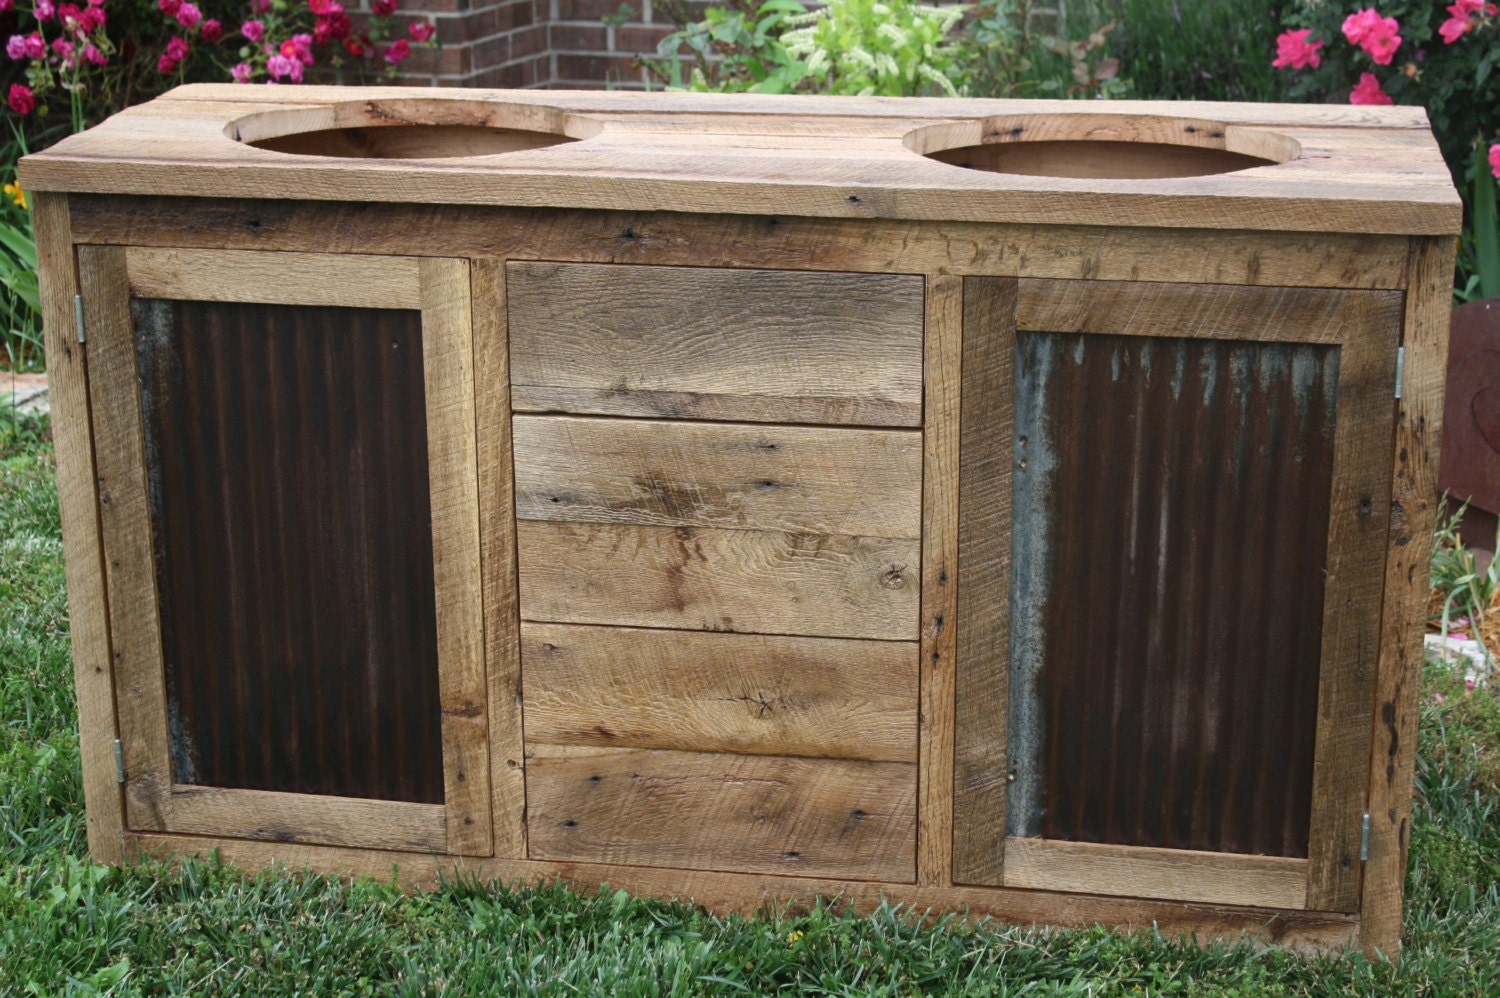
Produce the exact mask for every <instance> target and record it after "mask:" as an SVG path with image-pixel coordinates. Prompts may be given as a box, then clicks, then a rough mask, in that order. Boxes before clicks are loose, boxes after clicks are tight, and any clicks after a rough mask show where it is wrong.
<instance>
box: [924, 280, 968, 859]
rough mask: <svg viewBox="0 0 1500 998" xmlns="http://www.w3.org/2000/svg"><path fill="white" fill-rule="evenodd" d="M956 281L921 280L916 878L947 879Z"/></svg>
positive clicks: (958, 351) (960, 308)
mask: <svg viewBox="0 0 1500 998" xmlns="http://www.w3.org/2000/svg"><path fill="white" fill-rule="evenodd" d="M963 323H964V294H963V278H961V277H951V276H936V275H935V276H931V277H928V278H927V323H926V343H925V347H926V357H925V362H924V370H925V374H926V383H925V389H926V405H925V407H924V410H923V411H924V414H925V418H924V421H923V435H922V440H923V446H924V451H925V455H924V458H923V461H924V467H925V473H924V475H923V479H922V657H921V666H922V673H921V697H922V714H921V717H922V727H921V731H920V734H919V737H918V746H919V749H918V751H919V767H920V772H921V780H920V788H921V797H920V800H919V807H920V810H919V811H918V830H917V880H918V882H919V883H922V884H935V885H946V884H951V883H953V746H954V731H953V725H954V716H953V707H954V703H953V695H954V681H955V671H956V668H957V665H956V662H955V658H956V657H957V652H958V642H957V635H958V628H957V621H958V461H959V438H960V432H959V431H960V426H959V415H960V413H959V407H960V406H959V403H960V399H959V393H960V391H961V389H962V366H963Z"/></svg>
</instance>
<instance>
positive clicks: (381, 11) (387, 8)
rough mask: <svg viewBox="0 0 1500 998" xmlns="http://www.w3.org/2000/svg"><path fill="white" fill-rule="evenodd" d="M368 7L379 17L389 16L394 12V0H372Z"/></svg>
mask: <svg viewBox="0 0 1500 998" xmlns="http://www.w3.org/2000/svg"><path fill="white" fill-rule="evenodd" d="M370 9H371V10H373V11H374V12H375V13H376V15H377V16H379V17H390V16H391V15H392V14H394V13H396V0H374V3H372V4H371V5H370Z"/></svg>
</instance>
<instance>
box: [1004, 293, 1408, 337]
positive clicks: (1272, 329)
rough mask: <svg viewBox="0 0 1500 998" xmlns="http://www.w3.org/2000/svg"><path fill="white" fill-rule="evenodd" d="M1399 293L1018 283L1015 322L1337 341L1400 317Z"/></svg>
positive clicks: (1047, 327) (1050, 328) (1131, 332)
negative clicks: (1250, 333) (1248, 333)
mask: <svg viewBox="0 0 1500 998" xmlns="http://www.w3.org/2000/svg"><path fill="white" fill-rule="evenodd" d="M1401 307H1402V295H1401V294H1400V293H1399V292H1394V291H1392V292H1362V291H1329V290H1323V289H1316V288H1245V287H1223V286H1214V285H1201V284H1183V283H1160V284H1158V283H1145V282H1141V283H1135V282H1131V283H1123V282H1106V281H1052V280H1022V281H1020V282H1019V290H1018V292H1017V298H1016V327H1017V328H1018V329H1032V330H1037V331H1043V332H1049V333H1102V334H1105V335H1114V336H1188V337H1195V338H1207V339H1245V338H1246V334H1247V331H1248V330H1253V331H1254V337H1253V338H1254V339H1257V340H1290V341H1297V342H1309V343H1342V342H1344V341H1345V340H1348V339H1351V338H1352V337H1355V336H1358V335H1360V334H1362V333H1363V332H1364V331H1365V330H1367V329H1369V328H1371V327H1375V328H1389V327H1390V326H1391V325H1392V324H1393V323H1399V322H1400V321H1401Z"/></svg>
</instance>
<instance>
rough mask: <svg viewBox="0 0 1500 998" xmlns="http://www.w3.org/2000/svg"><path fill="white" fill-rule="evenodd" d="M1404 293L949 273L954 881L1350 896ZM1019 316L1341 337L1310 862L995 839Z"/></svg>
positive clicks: (1309, 339) (1178, 333)
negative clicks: (954, 460) (957, 412)
mask: <svg viewBox="0 0 1500 998" xmlns="http://www.w3.org/2000/svg"><path fill="white" fill-rule="evenodd" d="M1402 306H1403V297H1402V295H1401V294H1400V293H1399V292H1383V291H1326V290H1317V289H1299V290H1292V289H1271V288H1250V287H1230V286H1222V285H1185V284H1168V283H1157V284H1151V283H1136V282H1110V281H1088V280H1079V281H1070V280H1048V279H1019V280H1017V279H1007V278H986V277H971V278H966V279H964V281H963V308H964V343H963V367H962V370H963V379H964V389H963V398H964V411H963V414H962V418H961V425H962V429H961V434H962V437H963V447H962V455H963V464H962V467H961V469H960V484H959V493H960V498H959V503H960V509H961V513H960V518H959V523H960V537H959V565H960V569H959V580H960V581H959V599H960V606H959V614H958V641H959V644H960V647H959V651H958V655H957V664H958V677H957V700H956V717H955V721H956V723H955V733H956V744H955V760H956V776H955V786H954V811H955V816H954V838H953V841H954V857H953V867H954V868H953V878H954V882H955V883H965V884H984V885H990V886H996V887H1000V886H1005V887H1021V888H1028V889H1038V890H1056V891H1078V892H1084V893H1092V894H1114V895H1120V896H1133V897H1156V898H1170V899H1173V900H1179V901H1191V902H1200V903H1216V904H1236V905H1253V906H1257V907H1265V908H1279V909H1306V910H1310V911H1335V912H1353V911H1356V910H1358V908H1359V891H1360V868H1361V863H1360V845H1361V836H1362V832H1363V818H1364V813H1365V811H1366V806H1367V787H1366V783H1365V779H1364V777H1365V772H1364V771H1363V770H1362V768H1361V766H1360V761H1361V760H1363V759H1366V758H1368V756H1369V754H1370V749H1371V705H1372V698H1373V693H1374V679H1375V673H1376V658H1377V652H1378V649H1379V645H1380V633H1379V631H1380V619H1381V617H1380V610H1381V600H1382V595H1383V588H1384V580H1383V578H1382V568H1383V565H1384V556H1385V546H1384V544H1383V539H1384V538H1385V536H1386V533H1387V531H1388V530H1389V525H1390V514H1391V484H1390V472H1389V468H1390V465H1389V455H1390V452H1391V446H1392V437H1393V432H1394V426H1393V423H1392V420H1391V405H1392V402H1393V397H1394V394H1395V393H1394V387H1395V373H1396V346H1397V342H1398V339H1399V336H1400V332H1401V321H1402ZM1018 330H1027V331H1031V330H1035V331H1043V332H1054V333H1096V334H1114V335H1125V336H1167V337H1188V338H1215V339H1235V340H1272V339H1274V340H1280V341H1284V342H1306V343H1317V344H1335V345H1338V346H1339V347H1340V350H1341V354H1340V363H1339V379H1338V387H1337V392H1338V422H1337V425H1336V427H1335V430H1334V433H1335V436H1334V467H1333V479H1332V488H1331V493H1332V495H1331V512H1330V516H1329V527H1328V554H1327V569H1326V583H1325V592H1324V603H1323V631H1322V633H1323V638H1322V652H1321V655H1320V669H1319V692H1318V713H1317V731H1316V743H1315V758H1314V762H1313V804H1312V820H1311V828H1310V839H1309V853H1308V858H1307V859H1287V858H1282V857H1269V856H1241V855H1232V854H1226V853H1216V852H1193V851H1188V850H1175V849H1158V848H1147V847H1137V846H1117V845H1099V844H1093V843H1083V842H1065V841H1057V840H1046V839H1030V838H1025V839H1022V838H1011V839H1007V838H1006V837H1005V832H1004V828H1003V822H1002V821H999V820H997V817H996V816H998V815H1003V814H1004V813H1005V807H1006V794H1007V780H1006V774H1005V772H1004V769H1005V763H1004V762H1003V760H1005V759H1006V757H1007V756H1006V731H1005V727H1006V723H1005V718H1006V717H1007V713H1008V699H1009V691H1010V676H1009V664H1008V656H1009V651H1008V626H1009V624H1008V619H1007V618H1008V615H1009V611H1008V607H1009V599H1010V593H1009V563H1010V541H1009V538H1010V528H1011V523H1010V517H1011V509H1010V495H1011V475H1012V472H1011V467H1012V466H1011V460H1010V447H1011V439H1012V435H1013V432H1014V430H1013V426H1014V412H1013V399H1012V385H1013V384H1014V363H1015V337H1016V332H1017V331H1018ZM997 760H999V761H998V762H997Z"/></svg>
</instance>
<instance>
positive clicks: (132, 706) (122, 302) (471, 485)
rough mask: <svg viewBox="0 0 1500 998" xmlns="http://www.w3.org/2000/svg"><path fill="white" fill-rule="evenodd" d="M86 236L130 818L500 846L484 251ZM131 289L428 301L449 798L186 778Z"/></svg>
mask: <svg viewBox="0 0 1500 998" xmlns="http://www.w3.org/2000/svg"><path fill="white" fill-rule="evenodd" d="M77 254H78V265H79V272H80V275H81V286H82V287H83V288H84V289H85V290H84V293H83V311H84V324H85V328H86V329H87V331H88V344H89V353H90V390H89V393H90V400H91V403H92V420H93V427H94V437H95V446H96V451H95V454H96V462H97V469H96V470H97V476H98V482H99V518H100V530H101V539H102V547H103V553H104V564H105V573H106V575H105V577H106V588H107V609H108V615H109V631H110V640H111V644H112V649H113V651H112V655H113V662H114V668H115V679H116V684H117V689H118V691H119V698H118V712H119V721H120V751H121V757H122V761H123V769H124V790H125V826H126V828H127V829H130V830H132V831H142V832H175V833H186V834H196V835H219V836H227V837H233V838H250V839H274V840H277V841H292V842H305V843H315V844H320V845H342V846H359V847H367V848H385V849H396V850H404V851H416V852H434V853H447V854H455V855H469V856H487V855H491V854H492V852H493V845H492V836H491V803H490V759H489V747H488V731H487V728H488V709H487V708H488V700H489V697H488V694H487V688H486V671H485V628H484V617H483V605H482V599H481V591H480V587H481V571H480V547H479V541H480V530H479V483H478V471H477V446H476V439H475V438H476V433H475V417H474V390H473V389H474V356H473V354H474V350H473V309H472V303H471V289H470V273H469V271H470V265H469V262H468V261H467V260H463V259H444V258H420V259H419V258H416V257H381V256H352V255H333V254H316V253H269V252H257V251H238V250H193V249H174V248H152V249H146V248H136V247H131V248H125V247H120V246H94V245H81V246H78V247H77ZM132 297H136V298H165V299H178V300H197V301H217V302H255V303H263V304H280V305H309V306H344V307H365V308H390V309H415V310H419V311H420V312H421V313H422V320H421V321H422V346H423V351H422V354H423V380H424V386H425V395H426V412H427V439H428V475H429V488H430V491H431V508H432V546H433V572H434V588H435V592H434V598H435V601H436V606H437V645H438V648H437V653H438V682H439V702H440V708H441V711H442V717H441V737H442V746H443V748H442V755H443V775H444V796H443V799H444V803H442V804H416V803H409V802H401V801H377V800H363V799H352V798H345V797H333V796H323V795H315V794H295V793H281V792H273V791H262V790H245V789H238V788H221V787H203V786H195V785H187V784H178V783H175V782H174V781H173V778H172V765H171V753H170V742H169V734H168V716H167V693H166V676H165V670H164V665H163V650H162V642H161V620H160V611H159V607H158V604H157V583H156V566H155V560H154V556H153V547H152V535H151V527H152V525H151V522H150V512H149V499H148V485H147V476H146V466H145V451H144V442H143V441H144V437H143V433H142V412H141V396H140V384H139V375H138V373H137V366H136V349H135V329H134V320H133V317H132V313H131V306H130V299H131V298H132Z"/></svg>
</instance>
